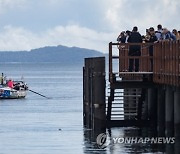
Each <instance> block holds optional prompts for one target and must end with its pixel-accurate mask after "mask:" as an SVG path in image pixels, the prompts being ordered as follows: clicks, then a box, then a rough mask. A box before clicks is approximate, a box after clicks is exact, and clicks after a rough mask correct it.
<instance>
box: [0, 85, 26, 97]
mask: <svg viewBox="0 0 180 154" xmlns="http://www.w3.org/2000/svg"><path fill="white" fill-rule="evenodd" d="M26 95H27V90H15V89H11V88H8V87H6V88H0V99H19V98H25V97H26Z"/></svg>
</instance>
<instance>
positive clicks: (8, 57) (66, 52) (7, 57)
mask: <svg viewBox="0 0 180 154" xmlns="http://www.w3.org/2000/svg"><path fill="white" fill-rule="evenodd" d="M98 56H104V54H103V53H101V52H99V51H95V50H89V49H84V48H78V47H66V46H62V45H59V46H48V47H43V48H38V49H33V50H31V51H1V52H0V62H59V63H69V64H72V63H83V61H84V58H87V57H98Z"/></svg>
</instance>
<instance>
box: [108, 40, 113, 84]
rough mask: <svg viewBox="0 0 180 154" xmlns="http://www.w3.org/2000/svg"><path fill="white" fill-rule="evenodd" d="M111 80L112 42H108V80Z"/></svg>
mask: <svg viewBox="0 0 180 154" xmlns="http://www.w3.org/2000/svg"><path fill="white" fill-rule="evenodd" d="M112 81H113V73H112V42H110V43H109V82H110V83H112Z"/></svg>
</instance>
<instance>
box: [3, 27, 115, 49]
mask: <svg viewBox="0 0 180 154" xmlns="http://www.w3.org/2000/svg"><path fill="white" fill-rule="evenodd" d="M113 37H114V34H113V33H102V32H97V31H95V30H92V29H88V28H85V27H80V26H78V25H67V26H56V27H54V28H52V29H48V30H47V31H44V32H41V33H38V34H37V33H32V32H31V31H28V30H26V29H24V28H22V27H12V26H6V27H4V29H3V31H1V32H0V50H1V51H9V50H12V51H17V50H31V49H33V48H39V47H43V46H56V45H59V44H62V45H66V46H69V47H71V46H77V47H83V48H88V49H95V50H99V51H102V52H107V51H108V43H109V40H111V39H113Z"/></svg>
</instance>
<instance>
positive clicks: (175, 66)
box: [109, 41, 180, 86]
mask: <svg viewBox="0 0 180 154" xmlns="http://www.w3.org/2000/svg"><path fill="white" fill-rule="evenodd" d="M133 45H136V46H137V45H138V46H139V47H140V55H138V56H135V55H131V54H129V49H130V47H131V46H133ZM152 50H153V56H152V55H151V51H152ZM130 59H131V60H133V61H134V64H133V69H134V67H135V66H134V65H135V61H136V60H138V61H139V68H138V71H135V70H134V71H132V70H131V71H130V70H129V63H130ZM117 75H118V76H119V77H120V78H123V77H129V76H130V77H131V79H132V78H134V79H137V78H136V77H137V75H141V76H140V77H143V76H144V75H147V76H151V77H152V75H153V78H151V79H153V80H152V81H153V82H155V83H158V84H166V85H174V86H179V85H180V41H162V42H159V43H153V44H152V43H151V44H150V43H112V42H110V43H109V81H110V83H113V82H114V80H115V78H116V76H117ZM127 79H128V78H127Z"/></svg>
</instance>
